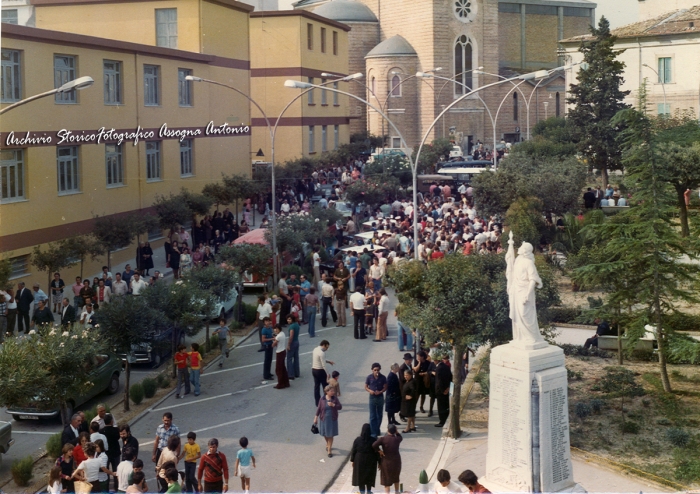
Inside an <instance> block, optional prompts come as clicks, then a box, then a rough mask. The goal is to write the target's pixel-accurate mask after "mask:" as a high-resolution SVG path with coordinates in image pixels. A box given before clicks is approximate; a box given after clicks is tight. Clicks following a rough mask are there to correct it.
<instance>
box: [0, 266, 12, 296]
mask: <svg viewBox="0 0 700 494" xmlns="http://www.w3.org/2000/svg"><path fill="white" fill-rule="evenodd" d="M11 277H12V261H10V260H9V259H0V290H6V289H8V288H10V287H11V286H12V283H10V278H11Z"/></svg>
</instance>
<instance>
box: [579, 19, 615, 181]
mask: <svg viewBox="0 0 700 494" xmlns="http://www.w3.org/2000/svg"><path fill="white" fill-rule="evenodd" d="M591 34H592V36H593V39H592V40H586V41H583V42H582V43H581V47H580V48H579V51H580V52H581V53H583V61H584V62H585V63H587V64H588V66H587V68H585V69H584V68H581V69H580V70H579V71H578V84H571V86H570V92H571V96H570V97H568V98H567V103H569V104H570V105H573V106H572V107H571V108H570V109H569V113H568V118H569V120H571V122H572V123H573V125H574V127H575V128H576V131H577V137H578V140H579V149H580V151H581V153H582V154H583V155H584V156H585V157H586V159H587V160H588V165H589V168H591V169H593V168H595V169H598V170H600V173H601V176H602V178H603V185H604V186H607V183H608V170H620V169H621V168H622V156H621V151H620V146H619V145H618V143H617V135H618V133H619V131H620V130H619V128H618V127H617V125H615V124H613V123H612V119H613V117H615V115H616V114H617V113H618V112H619V111H620V110H623V109H625V108H629V105H627V104H625V103H623V100H624V98H625V97H626V96H627V95H628V94H629V91H622V90H620V87H621V86H622V83H623V82H624V77H623V74H624V69H625V64H624V62H621V61H619V60H618V59H617V58H618V56H619V55H620V54H621V53H623V52H624V50H615V49H614V47H615V42H616V41H617V36H613V35H612V34H611V32H610V23H609V22H608V20H607V19H606V18H605V17H601V19H600V21H599V23H598V27H597V28H595V27H591ZM622 123H623V122H618V124H622Z"/></svg>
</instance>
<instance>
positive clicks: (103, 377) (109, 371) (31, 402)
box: [7, 353, 122, 420]
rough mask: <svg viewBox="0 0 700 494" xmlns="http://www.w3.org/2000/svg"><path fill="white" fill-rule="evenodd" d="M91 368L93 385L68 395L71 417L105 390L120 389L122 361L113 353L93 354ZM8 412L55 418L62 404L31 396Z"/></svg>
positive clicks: (23, 416)
mask: <svg viewBox="0 0 700 494" xmlns="http://www.w3.org/2000/svg"><path fill="white" fill-rule="evenodd" d="M87 365H88V368H89V370H90V375H89V378H88V379H89V381H90V382H91V383H92V386H86V387H85V388H84V390H83V391H82V392H81V394H80V395H78V396H70V397H68V400H67V401H68V410H67V413H66V415H67V416H68V417H70V416H71V415H72V414H73V410H75V408H76V407H78V406H80V405H82V404H83V403H85V402H86V401H88V400H90V399H92V398H94V397H95V396H97V395H98V394H100V393H102V392H103V391H107V392H108V393H109V394H114V393H116V392H117V391H119V374H120V373H121V370H122V363H121V360H119V358H118V357H117V356H116V355H114V354H113V353H106V354H98V355H93V356H92V357H91V359H90V360H89V362H87ZM7 413H9V414H11V415H12V418H13V419H15V420H25V419H30V420H39V419H43V418H55V417H59V416H60V415H61V410H60V406H59V405H58V404H57V403H51V402H49V401H45V400H43V399H42V398H41V396H35V397H31V398H29V399H28V400H27V402H26V403H18V404H14V405H10V406H8V407H7Z"/></svg>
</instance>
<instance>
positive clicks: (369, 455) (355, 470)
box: [350, 424, 379, 494]
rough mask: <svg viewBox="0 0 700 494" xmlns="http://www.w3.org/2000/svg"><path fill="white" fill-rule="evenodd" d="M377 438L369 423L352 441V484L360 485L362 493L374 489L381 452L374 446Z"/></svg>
mask: <svg viewBox="0 0 700 494" xmlns="http://www.w3.org/2000/svg"><path fill="white" fill-rule="evenodd" d="M376 440H377V438H376V437H374V436H372V429H371V428H370V426H369V424H364V425H363V426H362V432H361V433H360V436H359V437H358V438H357V439H355V442H354V443H352V449H351V450H350V463H351V464H352V485H356V486H358V487H359V489H360V492H361V493H362V494H365V490H366V491H367V492H371V491H372V487H374V482H375V480H376V478H377V462H378V461H379V454H378V453H377V452H376V451H375V450H374V448H373V447H372V444H374V442H375V441H376Z"/></svg>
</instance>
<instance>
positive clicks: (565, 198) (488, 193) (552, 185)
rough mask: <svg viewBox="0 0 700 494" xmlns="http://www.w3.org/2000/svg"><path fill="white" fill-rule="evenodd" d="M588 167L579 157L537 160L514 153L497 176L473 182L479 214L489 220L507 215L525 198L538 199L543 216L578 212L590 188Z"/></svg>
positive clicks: (486, 175) (484, 176)
mask: <svg viewBox="0 0 700 494" xmlns="http://www.w3.org/2000/svg"><path fill="white" fill-rule="evenodd" d="M586 175H587V171H586V165H585V164H584V163H582V162H581V161H580V160H578V159H577V158H576V157H573V156H571V157H568V158H558V157H540V158H538V157H535V156H530V155H527V154H524V153H512V154H511V155H510V156H508V158H506V159H504V160H502V161H501V164H500V165H499V167H498V170H497V171H495V172H488V173H480V174H479V175H477V176H475V177H474V179H473V180H472V186H473V187H474V202H475V204H476V208H477V210H478V211H479V212H480V213H482V214H485V215H487V216H490V215H494V214H504V213H505V212H506V211H507V210H508V208H510V207H511V205H512V204H513V203H514V202H515V201H517V200H518V199H521V198H523V197H536V198H538V199H539V200H540V201H541V202H542V210H541V211H543V212H545V211H546V212H552V213H555V214H558V215H563V214H565V213H568V212H577V211H578V209H579V208H580V204H581V191H582V189H583V187H584V185H585V184H586Z"/></svg>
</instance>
